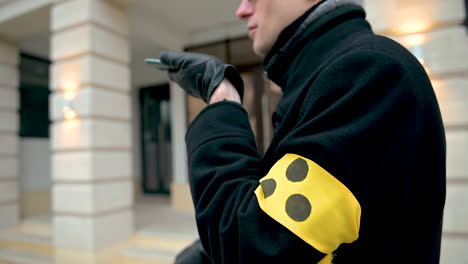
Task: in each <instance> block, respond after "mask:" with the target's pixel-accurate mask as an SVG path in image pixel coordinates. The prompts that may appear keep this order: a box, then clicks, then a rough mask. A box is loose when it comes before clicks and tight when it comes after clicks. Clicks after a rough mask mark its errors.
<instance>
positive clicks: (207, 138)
mask: <svg viewBox="0 0 468 264" xmlns="http://www.w3.org/2000/svg"><path fill="white" fill-rule="evenodd" d="M237 16H238V17H240V18H241V19H244V20H246V21H247V24H248V30H249V36H250V37H251V38H252V40H253V49H254V51H255V52H256V53H257V54H258V55H260V56H263V57H264V65H263V66H264V69H265V73H266V75H267V77H268V78H269V79H270V80H272V81H273V82H275V83H276V84H277V85H279V86H280V87H281V88H282V91H283V95H282V99H281V101H280V102H279V104H278V107H277V110H276V112H275V113H274V115H273V125H274V128H275V134H274V137H273V140H272V142H271V145H270V146H269V148H268V150H267V152H266V154H265V155H263V156H261V155H260V153H258V152H257V150H256V147H255V146H256V144H255V139H254V136H253V133H252V130H251V128H250V126H249V122H248V116H247V113H246V112H245V110H244V109H243V108H242V105H241V99H242V93H243V84H242V80H241V79H240V76H239V73H238V72H237V71H236V70H235V68H234V67H233V66H231V65H225V64H223V63H222V62H220V61H219V60H217V59H215V58H213V57H209V56H205V55H200V54H191V53H178V52H163V53H162V54H161V60H162V61H163V62H164V63H165V64H167V65H169V66H170V67H172V70H170V73H169V75H170V77H171V79H172V80H174V81H176V82H177V83H179V84H180V86H181V87H182V88H183V89H185V90H186V91H187V92H188V93H190V94H191V95H194V96H198V97H200V98H202V99H203V100H205V101H206V102H207V103H209V105H208V106H207V107H206V108H205V109H204V110H203V111H202V112H201V113H200V115H199V116H198V117H197V118H196V120H195V121H193V123H192V125H191V126H190V128H189V129H188V132H187V136H186V141H187V150H188V159H189V170H190V185H191V191H192V197H193V202H194V205H195V212H196V221H197V225H198V230H199V235H200V241H198V242H197V243H195V244H194V245H193V246H192V247H190V248H188V249H186V250H185V251H184V252H183V253H182V254H181V255H179V257H178V259H177V262H179V263H191V262H193V263H195V262H206V263H210V262H212V263H288V262H289V263H331V262H332V261H333V263H337V264H339V263H438V262H439V255H440V242H441V229H442V215H443V208H444V203H445V137H444V129H443V125H442V120H441V117H440V112H439V108H438V104H437V101H436V98H435V96H434V93H433V90H432V87H431V83H430V81H429V79H428V77H427V74H426V73H425V71H424V69H423V67H422V66H421V65H420V64H419V63H418V60H417V59H416V58H414V57H413V56H412V55H411V54H410V53H409V52H408V51H407V50H405V49H404V48H403V47H401V46H400V45H398V44H397V43H395V42H393V41H391V40H389V39H387V38H385V37H381V36H377V35H375V34H374V33H373V32H372V30H371V27H370V26H369V24H368V22H366V20H365V13H364V10H363V9H362V8H361V7H360V5H359V3H357V1H352V0H323V1H319V0H287V1H285V0H242V2H241V4H240V7H239V9H238V10H237ZM203 249H204V250H203Z"/></svg>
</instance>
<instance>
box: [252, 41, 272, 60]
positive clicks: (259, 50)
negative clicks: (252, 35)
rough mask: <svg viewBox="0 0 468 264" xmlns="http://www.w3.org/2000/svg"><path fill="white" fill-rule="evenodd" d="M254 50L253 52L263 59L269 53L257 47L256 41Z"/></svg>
mask: <svg viewBox="0 0 468 264" xmlns="http://www.w3.org/2000/svg"><path fill="white" fill-rule="evenodd" d="M252 48H253V52H254V53H255V54H256V55H257V56H259V57H260V58H262V59H263V58H265V56H266V54H267V53H268V51H266V52H265V49H264V48H263V47H262V46H259V45H255V40H254V44H253V47H252Z"/></svg>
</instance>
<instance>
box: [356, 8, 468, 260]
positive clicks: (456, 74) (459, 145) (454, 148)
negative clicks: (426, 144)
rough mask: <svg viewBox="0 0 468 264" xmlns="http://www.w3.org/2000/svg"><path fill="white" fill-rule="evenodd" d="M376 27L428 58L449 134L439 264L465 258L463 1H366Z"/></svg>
mask: <svg viewBox="0 0 468 264" xmlns="http://www.w3.org/2000/svg"><path fill="white" fill-rule="evenodd" d="M365 3H366V8H367V13H368V16H369V19H370V20H371V22H372V25H373V27H374V30H376V31H377V32H379V33H381V34H385V35H388V36H390V37H393V38H394V39H395V40H397V41H399V42H400V43H402V44H403V45H404V46H406V47H407V48H408V49H409V50H410V51H412V52H413V54H414V55H415V56H416V57H418V59H419V60H420V61H421V62H423V63H424V66H425V68H426V69H427V72H428V74H429V77H430V78H431V81H432V83H433V86H434V90H435V92H436V95H437V98H438V101H439V105H440V109H441V112H442V118H443V121H444V125H445V131H446V139H447V199H446V204H445V213H444V226H443V238H442V253H441V263H442V264H448V263H467V262H468V252H467V251H466V245H467V243H468V221H466V217H467V216H468V207H467V206H466V201H468V115H467V113H468V61H467V60H466V58H468V49H467V47H468V34H467V31H466V28H464V27H463V26H461V24H462V22H463V21H464V20H465V17H466V15H467V14H465V7H464V6H463V1H440V0H416V1H405V0H385V1H373V0H366V1H365Z"/></svg>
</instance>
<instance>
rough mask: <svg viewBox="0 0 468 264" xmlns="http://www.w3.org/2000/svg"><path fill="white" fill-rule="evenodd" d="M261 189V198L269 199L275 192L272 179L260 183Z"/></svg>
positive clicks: (274, 182) (274, 183) (274, 184)
mask: <svg viewBox="0 0 468 264" xmlns="http://www.w3.org/2000/svg"><path fill="white" fill-rule="evenodd" d="M260 184H261V185H262V189H263V196H265V198H268V197H270V196H271V195H272V194H273V193H274V192H275V190H276V181H275V180H273V179H268V180H264V181H262V182H260Z"/></svg>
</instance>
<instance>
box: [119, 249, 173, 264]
mask: <svg viewBox="0 0 468 264" xmlns="http://www.w3.org/2000/svg"><path fill="white" fill-rule="evenodd" d="M177 253H178V251H176V250H168V249H160V248H154V247H142V246H138V247H128V248H125V249H123V250H122V251H121V252H120V255H119V258H118V259H119V263H120V264H130V263H132V264H172V263H174V260H175V257H176V255H177Z"/></svg>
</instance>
